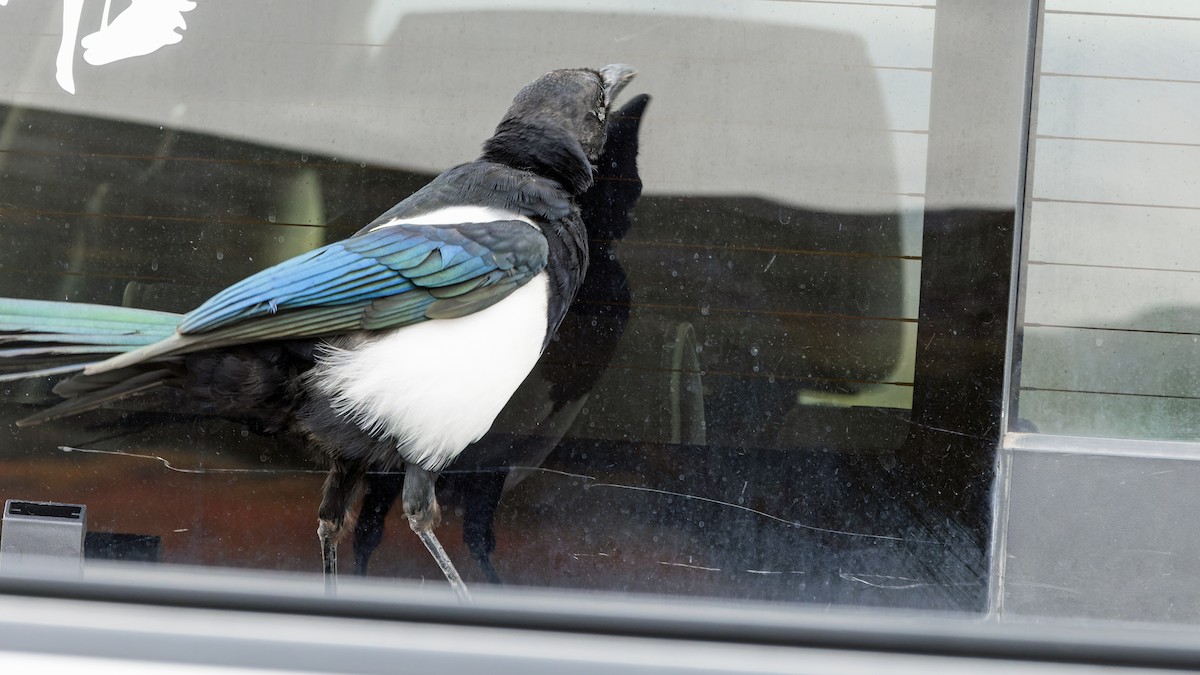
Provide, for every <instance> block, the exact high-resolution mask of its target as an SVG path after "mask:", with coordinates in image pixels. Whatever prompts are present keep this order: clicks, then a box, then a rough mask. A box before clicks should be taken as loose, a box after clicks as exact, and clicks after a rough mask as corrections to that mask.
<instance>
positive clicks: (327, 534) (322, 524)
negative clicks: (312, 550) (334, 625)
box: [317, 518, 342, 594]
mask: <svg viewBox="0 0 1200 675" xmlns="http://www.w3.org/2000/svg"><path fill="white" fill-rule="evenodd" d="M341 529H342V528H341V527H340V526H338V525H337V524H336V523H334V522H333V521H331V520H326V519H324V518H321V519H320V520H318V521H317V539H318V540H320V542H321V572H322V573H324V575H325V592H326V593H329V594H333V593H335V592H337V540H338V534H339V533H340V532H341Z"/></svg>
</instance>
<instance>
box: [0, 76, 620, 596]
mask: <svg viewBox="0 0 1200 675" xmlns="http://www.w3.org/2000/svg"><path fill="white" fill-rule="evenodd" d="M633 74H634V73H633V70H632V69H631V68H629V67H628V66H623V65H611V66H606V67H604V68H602V69H600V70H599V71H595V70H588V69H578V70H558V71H554V72H551V73H549V74H547V75H545V76H543V77H541V78H540V79H538V80H536V81H535V82H533V83H532V84H530V85H528V86H526V87H525V88H523V89H522V90H521V91H520V92H519V93H518V94H517V96H516V98H515V99H514V100H513V103H512V106H511V107H510V108H509V110H508V112H507V113H506V114H505V116H504V119H503V120H502V121H501V122H500V124H499V126H498V127H497V128H496V132H495V134H494V135H493V136H492V137H491V138H490V139H489V140H488V141H487V142H486V143H485V144H484V151H483V155H482V156H481V158H480V159H479V160H477V161H475V162H471V163H468V164H463V165H460V166H457V167H454V168H453V169H450V170H448V171H446V172H445V173H443V174H442V175H440V176H438V177H437V178H435V179H434V180H433V181H432V182H431V183H429V184H428V185H426V186H425V187H424V188H422V189H421V190H419V191H417V192H416V193H415V194H413V195H412V196H411V197H409V198H408V199H405V200H404V201H402V202H400V203H399V204H397V205H396V206H395V207H393V208H392V209H390V210H388V211H387V212H386V213H384V214H383V215H381V216H380V217H379V218H377V219H375V220H374V221H373V222H372V223H370V224H369V225H367V226H366V227H365V228H363V229H362V230H360V231H359V232H358V233H357V234H355V235H354V236H352V237H350V238H349V239H346V240H344V241H341V242H338V243H335V244H330V245H328V246H325V247H322V248H319V249H317V250H315V251H312V252H309V253H306V254H304V255H301V256H298V257H296V258H292V259H291V260H288V261H285V262H283V263H280V264H279V265H276V266H275V267H272V268H269V269H267V270H264V271H263V272H260V273H258V274H255V275H253V276H251V277H249V278H247V279H244V280H243V281H240V282H238V283H236V284H234V285H233V286H230V287H229V288H227V289H225V290H224V291H222V292H220V293H218V294H217V295H215V296H213V297H212V298H211V299H209V300H208V301H207V302H205V303H203V304H202V305H201V306H200V307H198V308H197V309H195V310H193V311H192V312H190V313H188V314H186V315H183V316H179V315H175V314H166V313H161V312H149V311H145V310H138V309H130V308H120V307H106V306H98V305H78V304H72V303H60V302H41V301H30V300H0V331H3V332H5V333H7V335H6V336H3V337H0V339H2V340H4V341H7V342H16V343H17V344H18V346H16V347H14V348H10V349H7V350H3V351H0V356H8V357H13V358H18V357H38V356H44V355H45V354H54V355H72V354H74V355H79V354H85V355H87V354H97V353H113V352H123V353H119V354H118V355H116V356H113V357H111V358H109V359H107V360H102V361H92V362H88V363H83V364H72V365H67V366H55V367H50V368H40V369H38V370H33V371H26V372H22V373H17V374H14V375H8V376H5V377H6V378H7V379H17V378H23V377H32V376H38V375H49V374H57V373H72V372H76V371H82V372H81V373H79V374H76V375H74V376H73V377H70V378H69V379H66V380H64V381H63V382H60V383H59V384H58V385H57V386H56V387H55V392H56V393H58V394H60V395H62V396H63V397H64V398H66V399H67V400H66V401H64V402H63V403H60V404H59V405H57V406H54V407H53V408H50V409H49V410H45V411H42V412H40V413H37V414H35V415H32V416H30V417H28V418H26V419H25V420H22V421H21V424H23V425H29V424H35V423H40V422H45V421H48V420H52V419H55V418H58V417H62V416H65V415H70V414H74V413H77V412H81V411H83V410H90V409H93V408H96V407H99V406H101V405H103V404H104V403H106V402H110V401H113V400H116V399H120V398H125V397H128V396H133V395H136V394H140V393H144V392H147V391H150V390H154V389H157V388H160V387H164V386H175V387H179V388H183V389H184V390H185V391H187V392H188V393H190V394H192V395H194V396H195V397H196V398H197V399H198V400H200V401H202V402H204V404H205V405H207V406H210V407H212V408H215V409H216V410H217V411H219V412H221V413H224V414H227V415H230V416H233V417H238V418H243V419H245V418H251V419H255V420H256V421H257V423H258V424H259V425H261V426H262V427H263V428H266V429H272V430H276V431H279V432H282V433H285V434H287V435H288V436H289V437H291V438H294V439H296V440H298V441H299V442H301V443H302V444H303V445H305V446H306V447H307V448H309V449H310V450H312V451H313V452H314V453H315V454H317V455H318V456H320V457H322V458H324V459H326V460H328V462H329V463H330V465H331V468H330V472H329V475H328V478H327V480H326V482H325V487H324V497H323V499H322V503H321V507H320V512H319V527H318V536H319V538H320V541H321V551H322V559H323V563H324V565H323V567H324V570H325V573H326V575H327V579H329V580H330V583H332V579H333V575H334V573H335V572H336V562H337V558H336V543H337V539H338V536H339V535H340V534H341V532H342V529H343V527H344V525H345V523H346V520H347V513H348V510H349V507H350V505H351V502H352V501H353V499H354V497H355V495H356V494H357V493H358V490H359V487H360V485H361V483H362V480H363V476H364V474H365V473H366V472H367V470H368V469H382V470H391V469H395V468H399V467H401V466H403V467H404V468H405V479H404V486H403V504H404V510H405V513H406V514H407V515H408V518H409V522H410V524H411V525H412V528H413V530H414V531H415V532H416V533H417V534H418V535H420V537H421V539H422V541H423V542H424V543H425V545H426V546H427V547H428V548H429V550H430V552H431V553H432V554H433V555H434V557H435V558H436V559H437V560H438V563H439V565H440V566H441V567H442V570H443V572H444V573H445V574H446V576H447V578H448V579H449V580H450V581H451V583H452V584H454V585H455V588H456V589H457V590H459V592H460V593H465V588H464V587H463V586H462V582H461V580H460V579H459V578H458V573H457V571H456V570H455V569H454V566H453V564H451V562H450V560H449V558H448V557H446V554H445V552H444V551H442V549H441V545H440V544H439V543H438V541H437V538H436V537H435V536H434V535H433V531H432V530H433V527H434V526H435V525H436V524H437V522H438V520H439V517H440V511H439V507H438V504H437V501H436V499H435V495H434V482H435V481H436V479H437V476H438V474H439V472H440V471H441V470H442V469H444V468H445V467H446V466H447V465H448V464H449V463H450V462H451V461H453V460H454V458H455V457H456V456H457V455H458V454H459V453H460V452H462V450H463V449H464V448H465V447H466V446H467V445H468V444H469V443H471V442H472V441H474V440H477V439H478V438H479V437H481V436H482V435H483V434H484V433H485V432H486V431H487V430H488V428H489V427H490V426H491V424H492V421H493V420H494V419H495V417H496V415H497V414H498V413H499V412H500V410H501V408H502V407H503V406H504V404H505V403H506V402H507V401H508V399H509V397H510V396H511V395H512V394H513V392H514V391H515V390H516V389H517V387H518V386H519V385H520V383H521V381H522V380H523V379H524V378H525V376H526V375H527V374H528V373H529V371H530V369H531V368H532V367H533V365H534V363H535V362H536V361H537V359H538V357H539V356H540V354H541V353H542V351H543V350H544V349H545V348H546V346H547V345H548V344H549V343H550V340H551V338H552V337H553V334H554V331H555V330H556V329H557V328H558V325H559V323H561V322H562V320H563V317H564V316H565V314H566V311H567V307H568V306H569V305H570V303H571V301H572V300H573V298H574V296H575V294H576V292H577V290H578V288H579V285H580V283H581V281H582V279H583V276H584V272H585V269H586V266H587V260H588V243H587V232H586V231H585V229H584V226H583V223H582V220H581V218H580V213H579V207H578V205H577V204H576V201H575V200H576V198H577V196H578V195H580V194H582V193H584V192H586V191H587V189H588V188H589V187H591V185H592V183H593V171H594V167H593V165H592V162H594V161H595V160H596V159H597V158H598V157H599V155H600V153H601V151H602V149H603V146H604V143H605V137H606V133H607V119H608V113H609V109H610V107H611V106H612V103H613V100H614V99H615V97H616V95H617V93H618V92H619V91H620V90H621V88H622V87H623V86H624V85H625V84H626V83H627V82H628V81H629V79H630V78H632V77H633Z"/></svg>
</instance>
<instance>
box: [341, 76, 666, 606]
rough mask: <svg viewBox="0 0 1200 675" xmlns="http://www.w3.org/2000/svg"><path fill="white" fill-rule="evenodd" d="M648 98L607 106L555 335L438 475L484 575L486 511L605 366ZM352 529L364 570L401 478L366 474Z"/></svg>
mask: <svg viewBox="0 0 1200 675" xmlns="http://www.w3.org/2000/svg"><path fill="white" fill-rule="evenodd" d="M649 100H650V97H649V96H646V95H645V94H642V95H640V96H637V97H634V98H633V99H632V100H630V101H629V102H628V103H626V104H625V105H624V106H623V107H622V108H621V110H620V111H618V112H616V113H613V115H612V117H611V118H610V120H609V124H608V143H607V144H605V146H604V153H603V154H602V155H601V156H600V159H599V161H597V162H596V166H597V180H596V184H595V185H593V186H592V188H591V189H590V190H588V191H587V192H586V193H584V194H583V195H581V196H580V197H579V200H578V201H579V207H580V209H581V212H582V215H583V222H584V225H585V226H586V227H587V231H588V236H589V238H590V239H591V247H590V248H591V258H590V262H589V264H588V271H587V276H585V277H584V280H583V285H582V286H581V287H580V288H579V292H578V294H577V295H576V296H575V302H574V303H573V304H572V305H571V308H570V310H569V311H568V312H567V316H566V319H565V320H564V321H563V323H562V325H561V326H560V327H559V329H558V334H557V335H556V336H555V338H554V340H553V341H552V342H551V343H550V345H549V346H548V347H547V348H546V351H545V353H544V354H542V358H541V359H540V360H539V361H538V365H537V366H535V367H534V369H533V372H531V373H530V374H529V376H528V377H527V378H525V381H524V382H523V383H522V384H521V387H520V388H519V389H518V390H517V392H516V393H515V394H514V395H513V397H512V399H510V400H509V402H508V405H506V406H505V409H504V411H502V412H501V413H500V417H499V420H498V423H497V425H496V427H497V429H500V428H503V431H499V430H493V431H491V432H489V433H488V434H487V435H486V436H484V437H483V438H481V439H480V440H478V441H476V442H475V443H474V444H472V445H471V446H470V447H469V448H468V449H467V450H466V451H464V452H463V454H462V455H460V456H459V458H458V460H456V461H455V463H454V465H453V466H452V467H451V470H450V471H448V472H447V473H446V475H445V477H444V478H443V479H442V488H440V489H439V491H440V492H442V493H443V494H449V495H450V496H449V499H450V500H451V501H452V502H458V503H459V504H460V505H461V506H462V509H463V543H464V544H466V546H467V549H468V550H469V551H470V552H471V556H472V557H473V558H474V559H475V560H476V562H478V563H479V566H480V568H481V569H482V571H483V573H484V576H485V577H487V579H488V580H489V581H491V582H493V583H495V582H498V581H499V580H500V576H499V574H498V573H497V572H496V570H495V567H494V566H493V565H492V561H491V554H492V551H493V550H494V549H495V546H496V538H495V533H494V531H493V518H494V516H495V513H496V507H497V506H498V505H499V501H500V497H501V495H502V494H504V493H506V492H508V491H509V490H511V489H512V488H513V487H515V486H516V484H517V483H519V482H521V480H522V479H524V478H525V477H526V476H528V475H529V471H528V468H530V467H537V466H540V465H541V464H542V462H544V461H545V460H546V457H547V456H548V455H549V454H550V453H551V451H553V450H554V448H555V447H556V446H557V445H558V443H559V441H560V440H562V437H563V435H564V434H566V432H567V430H568V429H569V428H570V427H571V425H572V424H573V423H574V422H575V419H576V418H577V416H578V415H579V412H580V410H581V409H582V408H583V406H584V404H585V403H586V402H587V399H588V396H589V394H590V393H591V391H592V389H593V388H594V387H595V386H596V383H597V381H598V380H599V379H600V376H601V375H603V374H604V372H605V370H607V368H608V364H609V363H610V362H611V361H612V358H613V355H614V353H615V352H616V348H617V344H618V343H619V342H620V340H621V336H622V335H623V334H624V331H625V324H626V322H627V321H628V319H629V304H630V300H631V297H630V293H629V286H628V283H627V278H626V275H625V270H624V269H623V268H622V267H621V263H620V262H619V261H618V260H617V257H616V255H615V252H614V250H613V244H614V243H615V242H616V241H618V240H620V239H621V238H623V237H624V236H625V234H626V233H627V232H628V231H629V228H630V226H631V217H630V211H631V210H632V209H633V207H634V205H635V204H636V203H637V200H638V197H640V196H641V193H642V181H641V178H640V177H639V175H638V170H637V152H638V128H639V125H640V124H641V120H642V115H643V113H644V112H645V109H646V106H647V104H648V103H649ZM366 485H367V489H366V492H365V494H364V495H363V505H362V509H361V511H360V513H359V517H358V520H357V523H356V525H355V529H354V555H355V569H356V570H357V571H358V573H360V574H365V573H366V571H367V566H368V563H369V562H370V558H371V555H372V553H373V552H374V551H375V549H376V547H377V546H378V545H379V543H380V540H381V538H382V536H383V526H384V520H385V519H386V517H387V514H388V512H389V511H390V510H391V506H392V503H393V502H394V501H395V499H396V498H397V497H398V496H399V495H400V490H401V487H402V482H401V477H400V475H399V474H391V473H372V474H368V476H367V478H366Z"/></svg>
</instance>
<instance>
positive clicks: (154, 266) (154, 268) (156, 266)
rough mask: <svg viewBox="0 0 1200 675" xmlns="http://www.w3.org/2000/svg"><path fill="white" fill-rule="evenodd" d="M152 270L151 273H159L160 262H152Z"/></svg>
mask: <svg viewBox="0 0 1200 675" xmlns="http://www.w3.org/2000/svg"><path fill="white" fill-rule="evenodd" d="M150 269H151V271H154V272H157V271H158V261H157V260H154V261H151V262H150Z"/></svg>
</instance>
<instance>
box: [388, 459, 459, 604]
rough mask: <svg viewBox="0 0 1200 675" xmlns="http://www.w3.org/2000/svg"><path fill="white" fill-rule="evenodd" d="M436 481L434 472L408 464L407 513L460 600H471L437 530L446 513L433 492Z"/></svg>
mask: <svg viewBox="0 0 1200 675" xmlns="http://www.w3.org/2000/svg"><path fill="white" fill-rule="evenodd" d="M436 482H437V474H436V473H434V472H432V471H426V470H425V469H422V468H421V467H419V466H417V465H416V464H409V465H408V466H407V467H405V469H404V493H403V499H404V513H405V515H407V516H408V524H409V526H410V527H412V529H413V532H416V533H417V536H418V537H420V538H421V543H422V544H425V548H427V549H429V554H430V555H432V556H433V560H434V562H436V563H437V564H438V567H440V568H441V569H442V574H445V575H446V581H449V582H450V586H451V587H453V588H454V592H455V593H458V597H459V599H460V600H470V599H471V594H470V593H468V592H467V586H466V584H464V583H463V580H462V577H461V576H459V574H458V570H457V569H455V568H454V563H453V562H451V561H450V556H448V555H446V550H445V549H444V548H442V543H441V542H440V541H438V538H437V535H435V534H434V533H433V528H434V527H437V524H438V522H439V521H441V519H442V512H441V509H440V508H438V503H437V497H436V496H435V495H434V492H433V486H434V483H436Z"/></svg>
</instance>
